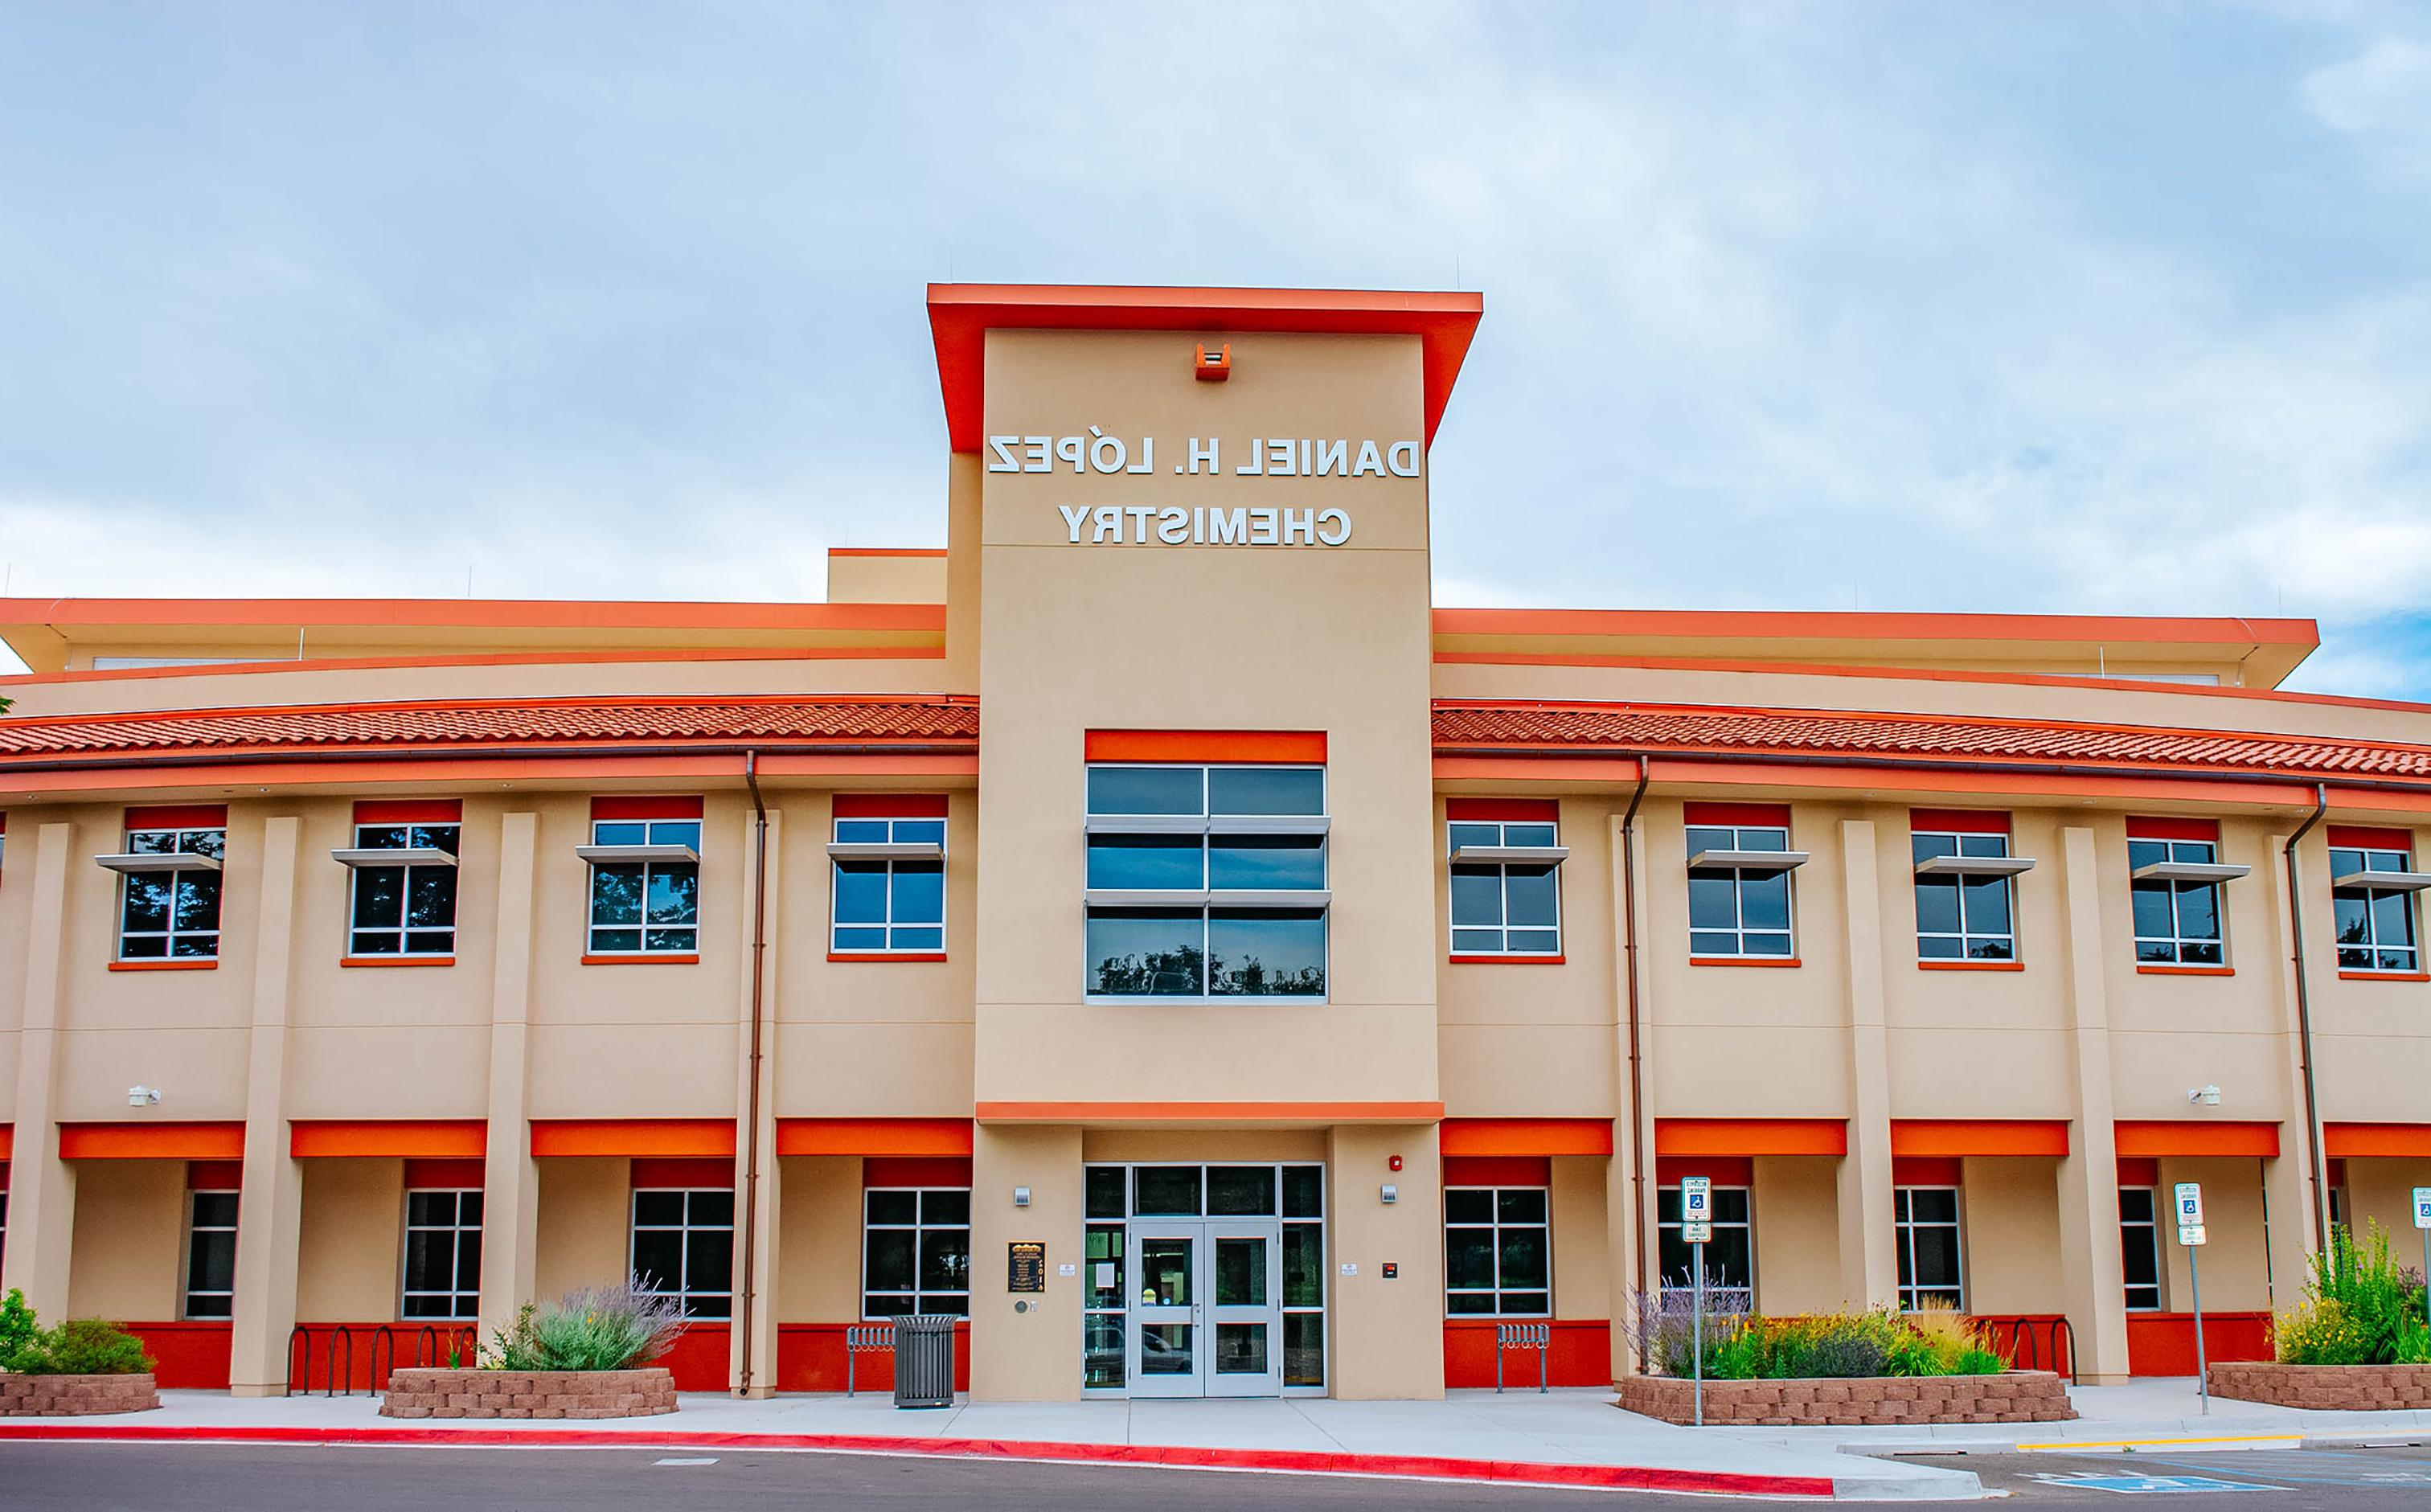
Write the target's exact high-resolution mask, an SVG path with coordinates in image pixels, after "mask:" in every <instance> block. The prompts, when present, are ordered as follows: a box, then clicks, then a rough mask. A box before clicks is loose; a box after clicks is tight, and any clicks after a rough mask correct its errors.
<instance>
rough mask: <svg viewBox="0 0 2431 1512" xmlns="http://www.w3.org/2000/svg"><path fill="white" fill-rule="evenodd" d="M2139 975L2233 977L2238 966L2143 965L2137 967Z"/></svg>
mask: <svg viewBox="0 0 2431 1512" xmlns="http://www.w3.org/2000/svg"><path fill="white" fill-rule="evenodd" d="M2136 974H2137V975H2138V976H2139V977H2233V976H2235V975H2237V967H2235V966H2143V965H2140V964H2139V965H2138V966H2137V967H2136Z"/></svg>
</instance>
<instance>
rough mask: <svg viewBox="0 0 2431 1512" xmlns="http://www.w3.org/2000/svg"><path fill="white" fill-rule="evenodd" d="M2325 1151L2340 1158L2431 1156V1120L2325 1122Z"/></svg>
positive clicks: (2325, 1153) (2418, 1157)
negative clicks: (2414, 1121)
mask: <svg viewBox="0 0 2431 1512" xmlns="http://www.w3.org/2000/svg"><path fill="white" fill-rule="evenodd" d="M2322 1154H2324V1155H2327V1156H2329V1157H2331V1158H2333V1159H2337V1160H2353V1159H2371V1158H2372V1157H2374V1156H2379V1157H2384V1158H2385V1157H2389V1156H2404V1157H2407V1158H2412V1159H2421V1158H2423V1157H2426V1156H2431V1123H2325V1124H2323V1125H2322Z"/></svg>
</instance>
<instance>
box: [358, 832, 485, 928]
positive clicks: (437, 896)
mask: <svg viewBox="0 0 2431 1512" xmlns="http://www.w3.org/2000/svg"><path fill="white" fill-rule="evenodd" d="M383 807H389V806H388V805H378V804H371V803H360V804H357V805H356V806H355V852H356V854H355V855H354V856H353V857H351V858H349V860H348V865H350V866H351V867H352V869H353V871H354V900H353V903H352V906H351V907H350V908H349V909H348V910H347V919H348V921H349V928H348V931H347V934H346V953H347V954H348V955H453V954H455V953H456V867H455V866H454V865H453V864H452V858H453V857H454V856H455V855H456V847H457V842H458V838H459V836H460V835H461V833H462V832H463V831H462V827H461V825H459V824H457V823H454V822H452V821H451V822H447V823H436V822H433V823H414V822H391V823H382V822H378V820H377V818H376V817H374V815H377V812H378V811H379V810H380V809H381V808H383ZM416 807H425V806H421V805H416ZM427 807H428V812H432V813H444V812H445V811H450V810H453V809H454V808H455V805H454V804H440V805H432V806H427ZM378 850H396V851H405V852H420V853H421V856H420V857H419V858H418V859H413V860H409V861H407V862H405V864H404V865H393V866H392V865H380V864H379V863H378V862H377V861H376V860H368V859H365V858H363V857H362V856H361V852H364V851H378ZM432 852H437V853H438V855H433V854H431V853H432ZM440 855H444V856H445V857H447V858H450V859H449V860H441V859H439V856H440Z"/></svg>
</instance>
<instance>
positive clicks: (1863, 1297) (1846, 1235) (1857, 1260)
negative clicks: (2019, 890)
mask: <svg viewBox="0 0 2431 1512" xmlns="http://www.w3.org/2000/svg"><path fill="white" fill-rule="evenodd" d="M1840 866H1841V893H1842V896H1843V897H1844V899H1846V902H1845V906H1846V908H1847V909H1848V941H1847V945H1848V949H1846V950H1845V951H1844V952H1843V954H1844V956H1845V957H1846V960H1847V963H1848V966H1847V980H1846V982H1845V983H1843V987H1844V990H1845V991H1846V992H1847V994H1848V999H1849V1152H1848V1154H1847V1155H1845V1156H1844V1157H1842V1159H1841V1161H1840V1171H1839V1217H1840V1286H1841V1290H1842V1291H1843V1293H1844V1294H1845V1295H1846V1297H1847V1299H1848V1302H1849V1304H1850V1305H1851V1306H1855V1307H1882V1306H1886V1305H1897V1303H1898V1302H1899V1252H1898V1248H1897V1246H1896V1245H1895V1243H1894V1242H1893V1241H1894V1239H1895V1238H1896V1235H1895V1234H1894V1233H1893V1230H1894V1227H1895V1224H1894V1222H1893V1219H1894V1218H1895V1217H1896V1214H1895V1213H1894V1212H1893V1210H1892V1196H1891V1081H1890V1059H1889V1057H1890V1045H1889V1035H1888V1032H1887V1030H1886V1027H1885V1023H1884V1019H1885V1015H1884V1009H1883V899H1882V891H1881V886H1880V883H1879V882H1878V881H1877V879H1876V873H1877V868H1876V866H1875V865H1874V826H1873V822H1872V821H1871V820H1869V819H1843V820H1842V821H1840ZM1756 1221H1757V1222H1758V1223H1762V1222H1763V1221H1764V1219H1763V1218H1761V1217H1758V1218H1757V1219H1756Z"/></svg>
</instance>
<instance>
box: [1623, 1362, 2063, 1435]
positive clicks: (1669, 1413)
mask: <svg viewBox="0 0 2431 1512" xmlns="http://www.w3.org/2000/svg"><path fill="white" fill-rule="evenodd" d="M1695 1394H1696V1383H1695V1382H1693V1381H1684V1380H1681V1379H1679V1378H1678V1377H1675V1376H1666V1375H1636V1376H1631V1377H1629V1378H1628V1379H1627V1380H1624V1381H1622V1382H1621V1383H1620V1405H1621V1408H1622V1410H1624V1411H1628V1412H1635V1413H1638V1414H1641V1415H1643V1416H1645V1417H1649V1418H1660V1419H1662V1420H1664V1421H1665V1422H1683V1423H1685V1422H1694V1421H1696V1407H1695ZM2075 1416H2076V1409H2075V1408H2074V1407H2071V1406H2070V1405H2069V1404H2068V1388H2067V1386H2065V1385H2063V1384H2062V1383H2061V1381H2060V1378H2059V1377H2058V1376H2056V1375H2054V1374H2053V1373H2052V1372H2050V1371H2048V1370H2004V1371H2003V1372H2002V1373H2000V1374H1999V1375H1886V1376H1866V1377H1858V1378H1854V1379H1849V1380H1798V1381H1707V1382H1706V1383H1705V1421H1706V1422H1707V1423H1709V1424H1710V1423H1729V1424H1733V1425H1735V1426H1742V1427H1743V1426H1746V1425H1749V1424H1761V1425H1765V1426H1782V1427H1791V1426H1799V1425H1804V1424H1819V1423H1829V1424H1834V1425H1837V1426H1844V1427H1856V1426H1859V1425H1861V1424H1866V1423H1911V1422H1912V1423H1924V1422H2060V1421H2063V1420H2067V1419H2070V1418H2073V1417H2075Z"/></svg>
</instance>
